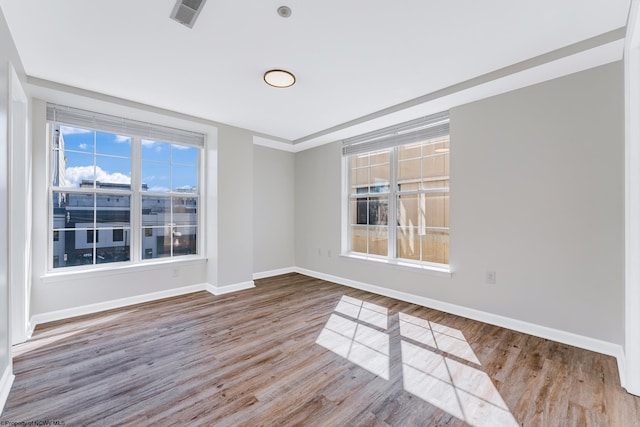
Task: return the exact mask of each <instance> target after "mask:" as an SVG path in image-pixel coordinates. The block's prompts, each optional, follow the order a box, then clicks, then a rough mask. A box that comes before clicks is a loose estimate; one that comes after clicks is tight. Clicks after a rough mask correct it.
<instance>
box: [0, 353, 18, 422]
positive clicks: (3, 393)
mask: <svg viewBox="0 0 640 427" xmlns="http://www.w3.org/2000/svg"><path fill="white" fill-rule="evenodd" d="M14 379H15V375H13V371H12V369H11V365H9V366H7V367H6V368H5V370H4V373H3V374H2V378H0V415H2V411H3V410H4V405H5V403H7V398H8V397H9V392H10V391H11V386H12V385H13V380H14Z"/></svg>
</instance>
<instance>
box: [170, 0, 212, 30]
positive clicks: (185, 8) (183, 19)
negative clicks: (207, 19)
mask: <svg viewBox="0 0 640 427" xmlns="http://www.w3.org/2000/svg"><path fill="white" fill-rule="evenodd" d="M206 1H207V0H178V1H177V2H176V5H175V6H174V7H173V11H172V12H171V19H173V20H174V21H178V22H179V23H181V24H182V25H185V26H187V27H189V28H193V24H195V23H196V18H198V15H200V11H202V8H203V7H204V4H205V3H206Z"/></svg>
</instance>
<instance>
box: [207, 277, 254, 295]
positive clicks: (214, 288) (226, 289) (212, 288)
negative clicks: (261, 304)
mask: <svg viewBox="0 0 640 427" xmlns="http://www.w3.org/2000/svg"><path fill="white" fill-rule="evenodd" d="M255 287H256V285H255V283H253V280H249V281H248V282H242V283H234V284H233V285H226V286H218V285H210V284H208V283H207V286H206V288H205V290H207V291H209V292H211V293H212V294H213V295H223V294H228V293H231V292H237V291H244V290H245V289H251V288H255Z"/></svg>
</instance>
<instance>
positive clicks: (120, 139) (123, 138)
mask: <svg viewBox="0 0 640 427" xmlns="http://www.w3.org/2000/svg"><path fill="white" fill-rule="evenodd" d="M116 142H117V143H123V142H131V138H129V137H128V136H122V135H116ZM143 144H144V142H143Z"/></svg>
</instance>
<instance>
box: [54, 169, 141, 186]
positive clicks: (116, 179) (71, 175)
mask: <svg viewBox="0 0 640 427" xmlns="http://www.w3.org/2000/svg"><path fill="white" fill-rule="evenodd" d="M95 170H96V180H98V181H100V182H109V183H112V184H131V177H130V176H127V175H125V174H122V173H120V172H114V173H109V172H107V171H104V170H102V168H101V167H100V166H96V169H95ZM64 178H65V180H66V183H67V187H79V186H80V183H81V182H82V180H83V179H89V180H93V166H72V167H70V168H67V169H66V170H65V173H64Z"/></svg>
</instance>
